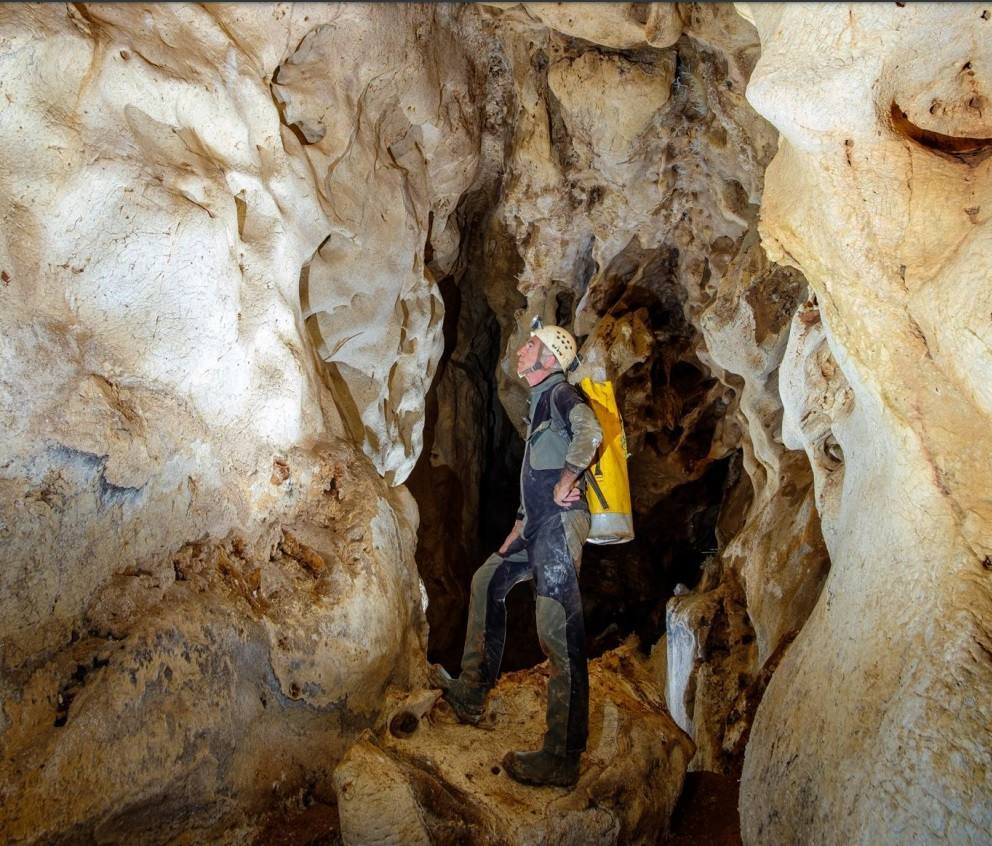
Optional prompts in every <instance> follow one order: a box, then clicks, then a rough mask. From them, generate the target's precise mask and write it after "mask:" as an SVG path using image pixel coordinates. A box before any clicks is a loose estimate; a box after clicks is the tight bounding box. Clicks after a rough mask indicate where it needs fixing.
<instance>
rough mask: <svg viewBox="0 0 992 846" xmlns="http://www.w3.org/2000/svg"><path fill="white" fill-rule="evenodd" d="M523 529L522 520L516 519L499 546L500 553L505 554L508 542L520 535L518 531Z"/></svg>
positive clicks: (508, 545)
mask: <svg viewBox="0 0 992 846" xmlns="http://www.w3.org/2000/svg"><path fill="white" fill-rule="evenodd" d="M523 530H524V521H523V520H517V522H516V523H514V524H513V528H512V529H511V530H510V534H508V535H507V536H506V540H505V541H503V545H502V546H501V547H500V548H499V554H500V555H506V551H507V550H508V549H509V548H510V544H512V543H513V542H514V541H515V540H516V539H517V538H519V537H520V533H521V532H522V531H523Z"/></svg>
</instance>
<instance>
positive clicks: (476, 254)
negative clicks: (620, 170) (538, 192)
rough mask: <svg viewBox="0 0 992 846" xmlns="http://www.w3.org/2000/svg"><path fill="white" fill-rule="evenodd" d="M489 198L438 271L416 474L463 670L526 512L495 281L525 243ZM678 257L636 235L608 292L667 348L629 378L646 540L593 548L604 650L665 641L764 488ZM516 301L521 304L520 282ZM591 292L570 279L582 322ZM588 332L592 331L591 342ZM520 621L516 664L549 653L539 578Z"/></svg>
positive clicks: (510, 620) (436, 633)
mask: <svg viewBox="0 0 992 846" xmlns="http://www.w3.org/2000/svg"><path fill="white" fill-rule="evenodd" d="M473 206H475V207H476V208H475V210H474V211H470V209H472V208H473ZM477 206H479V202H478V200H476V201H475V203H472V202H468V203H466V204H465V209H464V210H463V212H462V218H463V222H464V229H463V232H465V236H464V237H465V241H464V244H465V246H464V249H463V260H462V261H461V262H460V264H459V267H458V268H457V269H456V270H455V271H454V272H453V273H449V274H447V275H445V276H444V277H443V278H442V279H441V281H440V282H439V285H438V287H439V289H440V292H441V295H442V298H443V300H444V305H445V318H444V326H443V332H444V340H445V348H444V354H443V355H442V357H441V361H440V364H439V367H438V372H437V377H436V378H435V380H434V383H433V385H432V387H431V390H430V392H429V395H428V401H427V415H426V421H425V428H424V451H423V454H422V455H421V457H420V459H419V461H418V463H417V465H416V467H415V469H414V471H413V473H412V474H411V476H410V478H409V480H408V486H409V488H410V490H411V492H412V493H413V495H414V497H415V498H416V500H417V502H418V505H419V507H420V513H421V523H420V530H419V540H418V550H417V564H418V567H419V569H420V573H421V576H422V578H423V580H424V584H425V587H426V590H427V594H428V599H429V605H428V611H427V618H428V623H429V625H430V639H429V644H428V656H429V658H430V660H433V661H438V662H440V663H442V664H443V665H444V666H445V667H446V668H447V669H448V670H449V671H450V672H457V671H458V665H459V661H460V658H461V651H462V646H463V638H464V632H465V623H466V619H467V612H468V598H469V595H468V594H469V587H470V584H471V578H472V574H473V573H474V572H475V570H476V569H477V568H478V567H479V566H480V565H481V564H482V563H483V561H484V560H485V558H486V557H487V556H488V555H490V554H491V553H492V552H493V551H494V550H495V549H497V548H498V546H499V545H500V543H501V542H502V541H503V539H504V538H505V536H506V533H507V532H508V531H509V529H510V527H511V526H512V524H513V520H514V512H515V509H516V507H517V504H518V501H519V472H520V462H521V460H522V456H523V441H522V439H521V436H520V434H519V432H518V429H517V428H516V427H514V425H513V423H512V421H511V420H510V418H509V415H508V413H507V411H506V409H505V408H504V406H503V403H502V402H501V401H500V394H499V384H498V370H499V367H500V362H501V360H502V359H503V358H505V357H506V356H507V355H508V354H509V353H512V351H510V350H508V349H507V344H508V341H507V340H506V339H507V337H508V332H509V331H512V326H513V320H514V316H513V315H512V314H509V315H507V314H503V315H500V314H497V312H496V311H494V308H493V305H492V304H491V303H493V302H495V303H496V304H497V306H498V303H499V302H500V301H501V300H500V298H498V297H494V296H492V290H493V289H499V290H501V291H502V292H503V294H504V295H505V294H507V293H508V292H512V290H513V285H514V279H515V269H516V267H517V265H518V262H519V256H518V255H517V253H516V249H515V247H514V246H513V244H512V243H510V242H509V241H507V240H506V239H503V238H501V231H500V225H499V223H498V221H496V220H495V219H494V218H493V217H492V216H491V214H490V210H489V209H487V208H481V209H480V208H477ZM677 266H678V262H677V254H676V252H675V251H674V250H671V249H667V248H662V249H656V250H645V249H642V248H641V247H640V246H639V244H638V243H637V241H636V239H634V240H632V242H631V243H630V244H629V245H628V248H627V249H626V250H624V251H623V252H622V253H621V254H620V255H619V256H618V257H617V258H616V259H615V260H614V261H613V262H612V263H611V265H610V267H608V268H607V269H606V272H605V274H603V281H602V284H601V285H600V287H599V289H598V290H597V292H596V297H595V299H594V301H593V307H594V308H595V309H596V310H597V312H598V313H599V314H601V315H606V316H609V317H611V318H613V319H618V320H619V319H623V318H625V317H628V318H629V316H630V315H634V314H636V315H637V316H638V317H639V319H641V320H642V321H643V322H644V325H645V326H646V327H647V330H648V331H649V332H650V333H651V334H652V336H653V337H654V338H655V340H656V341H657V346H656V349H655V351H654V354H653V355H652V356H651V357H650V358H649V359H648V360H646V361H644V362H641V363H639V364H635V365H634V366H633V367H631V368H630V369H629V370H627V371H626V372H625V373H624V374H623V375H622V376H621V377H620V378H619V379H618V380H617V383H616V390H617V395H618V401H619V403H620V407H621V413H622V415H623V417H624V420H625V426H626V434H627V440H628V449H629V452H630V459H629V472H630V475H631V488H632V496H633V502H634V512H635V513H634V521H635V539H634V540H633V541H632V542H630V543H627V544H623V545H617V546H595V545H592V544H587V545H586V546H585V548H584V551H583V561H582V569H581V573H580V587H581V591H582V598H583V607H584V612H585V618H586V638H587V644H586V645H587V654H588V655H589V656H590V657H596V656H598V655H600V654H602V653H603V652H604V651H606V650H609V649H612V648H614V647H616V646H618V645H619V644H620V643H621V642H622V641H623V640H625V639H626V638H627V637H628V636H629V635H631V634H635V635H637V638H638V642H639V644H640V646H641V648H642V649H643V650H645V651H648V650H650V649H651V647H652V646H653V645H654V644H655V643H656V642H657V641H658V639H659V638H660V637H661V635H663V634H664V632H665V606H666V603H667V601H668V600H669V599H670V598H671V597H672V596H673V595H675V593H676V589H677V587H678V586H680V585H681V586H683V587H682V588H679V589H692V588H694V587H696V585H697V584H698V582H699V580H700V578H701V574H702V572H703V565H704V563H705V562H706V561H707V559H708V558H710V557H711V556H715V555H717V553H718V552H719V547H720V546H721V545H722V544H723V543H725V542H726V540H727V539H728V538H729V537H731V536H732V535H733V533H734V531H735V530H736V526H731V525H730V523H731V522H732V520H733V518H732V517H730V516H728V515H729V514H730V512H734V513H736V514H737V517H738V518H740V516H741V514H742V511H743V509H742V508H740V507H739V506H738V507H734V508H729V509H728V508H725V506H727V504H728V503H733V502H734V501H735V499H740V498H741V494H740V490H739V489H742V488H748V489H749V487H750V482H749V480H748V477H747V474H746V473H744V471H743V459H742V452H741V450H740V449H739V448H737V449H722V450H721V449H719V448H716V449H715V448H714V443H715V442H718V441H719V429H720V427H721V425H722V423H723V418H724V416H725V415H726V414H727V412H728V409H729V408H730V400H729V399H728V396H727V391H726V388H725V386H723V385H721V384H720V383H719V382H718V381H717V380H716V379H715V378H713V377H712V376H711V375H710V373H709V370H708V368H707V366H706V365H705V364H703V363H702V362H701V361H700V360H699V358H698V357H697V355H696V352H695V350H696V349H697V346H698V344H699V336H698V333H697V331H696V330H695V329H694V327H693V326H692V324H691V322H690V321H689V319H688V317H687V315H686V313H685V301H686V293H685V291H684V290H683V289H682V288H681V283H680V282H679V280H678V274H677ZM487 292H489V296H487ZM520 299H522V297H521V298H520ZM506 301H508V302H510V303H512V304H514V305H519V302H517V301H515V300H514V299H513V297H512V296H511V297H510V298H509V299H508V300H506ZM576 304H577V298H576V297H575V296H574V294H573V292H571V291H558V292H557V293H556V294H555V297H554V303H553V307H554V314H555V319H556V320H558V321H559V323H560V324H561V325H563V326H565V327H567V328H572V327H573V326H574V324H575V307H576ZM584 340H585V336H582V335H580V336H578V341H579V343H580V345H581V344H582V342H583V341H584ZM507 631H508V632H509V633H510V635H509V636H508V638H507V643H506V648H505V653H504V660H503V670H504V671H512V670H517V669H523V668H526V667H531V666H534V665H535V664H537V663H540V662H541V661H543V660H544V656H543V654H542V652H541V649H540V646H539V643H538V639H537V631H536V626H535V615H534V596H533V587H532V585H531V584H530V583H523V584H521V585H518V586H517V587H515V588H514V589H513V590H512V591H511V593H510V595H509V596H508V598H507Z"/></svg>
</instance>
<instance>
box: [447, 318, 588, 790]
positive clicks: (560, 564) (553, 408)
mask: <svg viewBox="0 0 992 846" xmlns="http://www.w3.org/2000/svg"><path fill="white" fill-rule="evenodd" d="M575 359H576V346H575V339H574V338H573V337H572V336H571V334H569V333H568V332H567V331H566V330H565V329H562V328H561V327H560V326H538V328H536V329H535V330H534V331H533V332H531V335H530V338H529V339H528V340H527V342H526V343H525V344H524V345H523V346H522V347H520V349H519V350H517V375H518V376H519V377H520V378H522V379H524V380H525V381H526V382H527V384H528V385H529V386H530V409H529V415H528V426H527V440H526V444H525V449H524V458H523V464H522V466H521V470H520V508H519V509H518V511H517V520H516V522H515V523H514V525H513V529H512V531H511V532H510V534H509V535H508V536H507V538H506V540H505V541H504V542H503V545H502V546H501V547H500V548H499V551H498V552H496V553H494V554H493V555H491V556H490V557H489V558H488V559H487V560H486V562H485V563H484V564H483V565H482V566H481V567H480V568H479V569H478V570H477V571H476V573H475V575H474V576H473V578H472V593H471V599H470V602H469V612H468V626H467V631H466V633H465V648H464V652H463V655H462V663H461V674H460V675H459V676H458V677H457V678H452V677H451V676H450V675H448V673H447V672H446V671H445V670H444V669H443V668H442V667H440V666H439V665H433V666H432V667H431V671H430V679H431V683H432V684H434V685H435V686H436V687H440V688H441V690H442V691H443V694H442V695H443V697H444V699H445V700H446V701H447V702H448V704H449V705H450V706H451V708H452V710H453V711H454V712H455V715H456V716H457V717H458V719H459V720H460V721H462V722H465V723H471V724H473V725H475V724H478V722H479V721H480V720H481V719H482V714H483V707H484V704H485V699H486V694H487V693H488V692H489V689H490V688H491V687H492V686H493V685H494V684H495V683H496V677H497V675H498V674H499V668H500V663H501V661H502V658H503V645H504V642H505V640H506V604H505V603H506V596H507V594H508V593H509V592H510V589H511V588H513V587H514V586H515V585H517V584H519V583H520V582H523V581H528V580H532V581H533V583H534V585H533V587H534V591H535V594H536V611H537V633H538V637H539V639H540V643H541V649H542V650H543V652H544V654H545V655H546V656H547V657H548V659H549V660H550V664H551V678H550V680H549V682H548V706H547V731H546V732H545V735H544V744H543V747H542V748H541V749H540V750H538V751H535V752H509V753H507V755H506V757H505V758H504V759H503V766H504V768H505V769H506V771H507V773H508V774H509V775H510V776H511V777H512V778H514V779H516V780H517V781H520V782H523V783H525V784H536V785H544V784H549V785H558V786H562V787H569V786H571V785H574V784H575V783H576V782H577V781H578V778H579V759H580V757H581V755H582V752H583V750H584V749H585V745H586V735H587V730H588V722H589V678H588V672H587V669H586V655H585V626H584V623H583V619H582V602H581V598H580V596H579V580H578V573H579V564H580V561H581V558H582V545H583V543H585V540H586V538H587V536H588V534H589V522H590V517H589V508H588V506H587V504H586V498H585V494H584V488H585V482H584V481H583V478H582V474H583V472H584V471H585V469H586V468H587V467H588V466H589V464H590V463H591V462H592V460H593V458H594V457H595V454H596V449H597V447H598V446H599V444H600V442H601V441H602V438H603V434H602V429H601V428H600V425H599V422H598V421H597V420H596V416H595V414H594V413H593V411H592V409H591V408H590V407H589V405H588V404H587V403H586V402H585V401H584V400H583V398H582V396H581V394H580V393H579V391H578V390H577V389H576V388H574V387H573V386H572V385H570V384H569V383H568V382H567V381H566V379H565V373H566V372H567V371H568V370H569V369H570V368H571V367H572V366H573V364H574V362H575Z"/></svg>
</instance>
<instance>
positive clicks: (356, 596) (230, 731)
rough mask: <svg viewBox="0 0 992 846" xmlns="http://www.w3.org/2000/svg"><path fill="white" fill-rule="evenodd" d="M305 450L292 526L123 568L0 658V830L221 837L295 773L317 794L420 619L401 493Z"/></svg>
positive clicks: (403, 669) (291, 460)
mask: <svg viewBox="0 0 992 846" xmlns="http://www.w3.org/2000/svg"><path fill="white" fill-rule="evenodd" d="M317 455H320V456H321V457H320V458H319V459H316V460H315V458H314V454H312V453H311V454H308V453H305V452H303V451H297V452H293V453H291V454H289V455H288V456H287V457H286V461H285V466H286V468H287V470H288V473H289V476H288V478H287V479H286V480H285V482H284V484H292V485H293V486H294V487H295V489H296V497H297V499H298V503H299V509H298V511H297V512H296V515H295V517H296V519H295V522H294V523H293V524H292V531H288V530H287V529H288V527H283V528H280V527H278V526H275V527H273V528H272V529H271V530H270V531H269V532H267V533H266V534H264V535H263V536H261V537H260V538H258V539H256V540H249V539H246V538H243V537H241V536H238V535H236V534H235V535H232V536H231V537H230V538H228V539H227V540H226V541H224V542H223V543H218V542H213V541H204V542H196V543H190V544H187V545H185V546H184V547H183V548H182V549H179V550H177V551H176V553H175V555H174V556H173V557H172V560H171V561H165V562H162V564H161V565H152V564H149V565H147V568H132V569H129V570H126V571H122V572H120V573H118V574H117V575H115V576H114V577H113V579H111V580H110V581H109V582H108V583H107V584H106V585H105V586H104V588H103V589H102V590H101V591H100V592H99V593H98V594H97V595H96V596H95V597H94V598H93V599H92V601H91V603H90V605H89V607H88V609H87V612H86V615H85V618H84V619H83V620H81V621H80V623H79V629H78V630H77V631H74V632H73V638H72V642H71V643H70V644H68V645H67V646H66V647H64V648H63V649H62V650H60V651H59V652H58V653H57V654H55V655H54V656H53V657H51V658H49V659H47V660H46V659H44V658H43V659H42V660H40V661H36V662H35V663H34V665H33V666H25V667H22V668H16V669H13V670H12V671H8V678H7V683H8V684H14V685H16V686H17V692H16V693H11V694H8V695H7V696H5V706H4V709H5V715H6V719H7V726H6V729H5V732H4V752H5V756H4V761H3V764H2V770H0V772H2V776H3V782H4V784H5V788H4V821H3V832H4V835H5V838H7V839H10V840H11V841H12V842H25V843H40V842H51V841H54V840H58V839H59V838H64V837H65V836H66V833H67V832H75V834H74V835H73V836H74V837H76V838H77V839H78V838H82V839H95V840H99V841H100V842H107V843H127V842H135V840H140V841H141V842H143V843H167V842H176V841H177V839H178V838H180V837H181V836H182V835H184V834H185V833H186V832H188V831H189V830H191V829H194V828H200V829H204V830H210V831H213V832H215V834H214V837H216V838H217V840H218V842H220V840H221V839H222V836H224V835H226V833H227V832H229V831H230V829H231V828H232V826H233V825H234V823H235V822H236V821H241V822H243V821H244V818H245V817H246V816H247V817H248V818H249V819H251V818H252V815H255V816H256V817H257V816H258V815H260V814H261V813H263V812H264V811H267V810H268V809H270V808H271V807H273V806H278V805H279V804H280V803H282V802H286V801H289V800H291V799H292V797H293V796H294V795H295V794H296V793H297V792H298V791H299V790H301V789H305V788H308V786H309V789H311V790H316V792H317V794H318V795H322V796H323V797H324V798H325V800H332V799H333V794H332V792H331V788H330V782H329V780H328V779H329V775H330V769H331V767H332V766H333V763H334V762H335V761H336V760H337V759H338V758H339V757H340V755H341V754H342V753H343V752H344V750H345V748H346V747H347V744H348V742H349V740H350V738H351V737H353V736H354V735H355V734H356V733H357V732H358V731H360V730H361V729H362V728H363V727H365V726H368V725H372V724H373V723H374V722H375V720H376V719H377V717H378V715H379V711H380V709H381V708H382V707H383V702H384V692H385V691H386V689H387V687H388V686H389V685H390V684H397V685H401V686H405V685H408V684H410V683H411V681H412V680H414V679H416V678H417V677H418V674H419V673H420V672H421V671H422V660H423V658H422V656H423V650H424V647H425V643H424V640H425V634H426V633H425V628H424V624H423V616H422V613H423V612H422V609H421V605H420V601H419V580H418V578H417V575H416V572H415V571H414V570H413V566H412V560H413V544H414V540H415V532H414V525H411V523H410V522H409V516H408V514H406V513H405V512H406V511H407V508H406V506H405V505H404V503H403V502H402V498H400V497H398V496H397V495H395V494H390V493H388V492H387V489H386V487H385V484H384V483H383V482H382V481H381V480H379V479H378V478H377V477H376V476H375V474H374V472H372V470H371V467H369V466H368V465H364V472H363V470H362V468H363V462H359V463H358V464H354V463H353V461H354V458H353V453H352V452H351V450H350V448H347V447H345V446H344V445H342V444H338V445H337V446H332V445H330V444H325V445H322V448H321V449H320V451H319V452H318V453H317ZM349 465H350V466H349ZM390 498H392V499H393V503H392V505H390V504H389V501H390ZM288 538H293V541H292V542H287V539H288ZM311 544H312V546H311ZM315 562H321V563H320V566H319V567H316V566H315Z"/></svg>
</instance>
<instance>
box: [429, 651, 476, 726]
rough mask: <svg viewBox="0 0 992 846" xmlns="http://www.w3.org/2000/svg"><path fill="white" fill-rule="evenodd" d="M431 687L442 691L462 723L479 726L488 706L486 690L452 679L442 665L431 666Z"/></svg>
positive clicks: (442, 695)
mask: <svg viewBox="0 0 992 846" xmlns="http://www.w3.org/2000/svg"><path fill="white" fill-rule="evenodd" d="M427 680H428V682H429V683H430V685H431V687H439V688H440V689H441V697H442V698H443V699H444V701H445V702H447V703H448V704H449V705H450V706H451V710H452V711H454V712H455V716H456V717H458V721H459V722H460V723H468V724H469V725H473V726H475V725H478V724H479V721H480V720H481V719H482V714H483V711H484V706H485V704H486V689H485V688H484V687H479V686H477V685H471V684H467V683H466V682H463V681H462V680H461V679H455V678H452V677H451V675H450V674H449V673H448V671H447V670H445V669H444V667H442V666H441V665H440V664H431V665H430V667H429V668H428V670H427Z"/></svg>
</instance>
